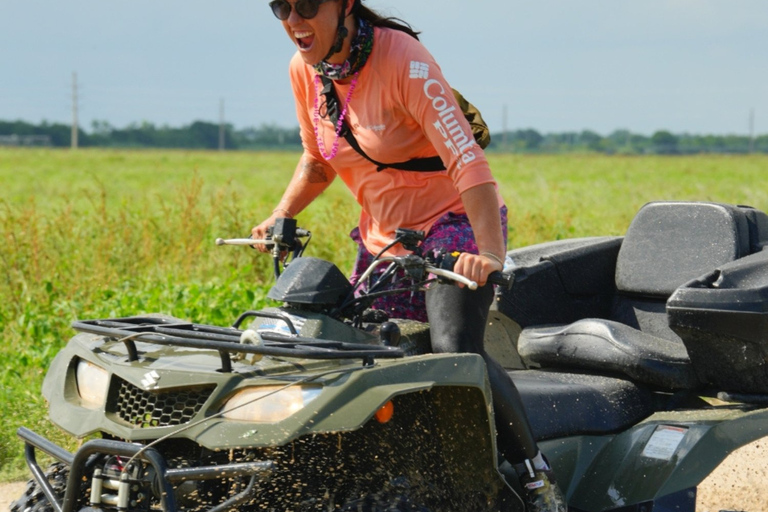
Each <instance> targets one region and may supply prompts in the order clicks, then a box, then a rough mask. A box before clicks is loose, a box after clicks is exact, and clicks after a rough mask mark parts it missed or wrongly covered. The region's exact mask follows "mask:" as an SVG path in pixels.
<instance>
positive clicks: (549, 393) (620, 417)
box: [509, 370, 654, 441]
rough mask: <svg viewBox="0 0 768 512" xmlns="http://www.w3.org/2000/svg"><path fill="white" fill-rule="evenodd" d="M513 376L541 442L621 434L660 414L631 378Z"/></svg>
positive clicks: (645, 391) (532, 373) (542, 373)
mask: <svg viewBox="0 0 768 512" xmlns="http://www.w3.org/2000/svg"><path fill="white" fill-rule="evenodd" d="M509 375H510V377H511V378H512V380H513V381H514V382H515V386H516V387H517V389H518V391H520V396H521V397H522V399H523V405H524V407H525V409H526V412H527V413H528V419H529V421H530V423H531V429H532V430H533V434H534V437H535V438H536V440H538V441H542V440H545V439H553V438H557V437H565V436H572V435H601V434H609V433H612V432H618V431H620V430H623V429H626V428H627V427H628V426H630V425H634V424H635V423H637V422H638V421H640V420H642V419H644V418H646V417H648V416H649V415H650V414H652V413H653V412H654V411H653V402H652V399H651V392H650V391H649V390H648V389H646V388H644V387H642V386H640V385H638V384H635V383H632V382H630V381H628V380H623V379H617V378H610V377H602V376H595V375H584V374H576V373H561V372H547V371H542V370H519V371H511V372H509Z"/></svg>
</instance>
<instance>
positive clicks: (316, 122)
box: [252, 0, 566, 512]
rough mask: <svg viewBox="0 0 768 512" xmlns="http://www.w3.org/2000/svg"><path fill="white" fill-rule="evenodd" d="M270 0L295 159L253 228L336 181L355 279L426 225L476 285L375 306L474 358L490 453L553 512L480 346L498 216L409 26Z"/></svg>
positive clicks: (523, 426) (530, 499)
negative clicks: (344, 191) (356, 214)
mask: <svg viewBox="0 0 768 512" xmlns="http://www.w3.org/2000/svg"><path fill="white" fill-rule="evenodd" d="M269 5H270V7H271V9H272V12H273V13H274V15H275V16H276V17H277V18H278V19H279V20H280V21H281V22H282V24H283V27H284V29H285V31H286V33H287V34H288V36H289V37H290V39H291V40H292V41H293V43H294V44H295V45H296V48H297V50H298V51H297V53H296V55H295V56H294V57H293V59H292V60H291V64H290V78H291V85H292V88H293V94H294V97H295V100H296V111H297V115H298V119H299V124H300V128H301V138H302V143H303V147H304V153H303V155H302V158H301V160H300V162H299V164H298V166H297V167H296V170H295V172H294V175H293V178H292V179H291V181H290V183H289V185H288V187H287V189H286V191H285V192H284V194H283V196H282V199H281V200H280V202H279V203H278V204H277V206H276V208H275V209H274V210H273V212H272V215H271V216H270V217H269V218H268V219H266V220H264V221H263V222H262V223H260V224H259V225H258V226H256V227H255V228H253V230H252V236H253V237H254V238H256V239H264V238H265V237H266V232H267V228H268V227H269V226H271V225H273V224H274V222H275V219H276V218H279V217H293V216H295V215H297V214H298V213H300V212H301V211H302V210H304V208H306V207H307V206H308V205H309V204H310V203H311V202H312V201H313V200H314V199H315V198H316V197H318V195H320V194H321V193H322V192H323V191H324V190H325V189H326V188H328V186H329V185H330V184H331V182H332V181H333V179H334V178H335V177H336V176H337V175H338V176H339V177H340V178H341V179H342V180H343V181H344V183H345V184H346V185H347V187H348V188H349V189H350V191H351V192H352V194H353V195H354V196H355V198H356V200H357V201H358V203H359V204H360V206H361V207H362V212H361V215H360V222H359V226H358V227H357V228H355V230H353V232H352V234H351V236H352V237H353V239H354V240H355V241H357V243H358V245H359V250H358V257H357V262H356V265H355V276H353V279H354V278H355V277H356V276H357V275H359V274H360V273H362V270H364V269H365V268H367V267H368V265H369V263H370V262H371V260H372V259H373V257H374V255H377V254H379V253H381V252H388V253H390V254H402V253H403V251H405V249H403V248H402V247H389V245H390V243H391V242H392V240H393V239H394V233H395V230H396V229H397V228H407V229H412V230H418V231H424V232H425V233H427V236H426V239H425V240H424V241H423V242H422V245H421V250H422V251H424V252H427V251H431V250H433V249H435V248H448V249H450V250H452V251H458V252H460V253H461V254H460V255H459V257H458V260H457V262H456V265H455V267H454V271H455V272H457V273H459V274H461V275H463V276H465V277H467V278H468V279H470V280H473V281H476V282H477V283H478V285H480V288H478V290H476V291H471V290H469V289H468V288H463V287H458V286H455V285H450V284H433V285H432V286H430V288H429V289H428V290H427V292H426V294H421V296H416V297H409V296H408V294H398V295H393V296H388V297H386V298H382V299H380V300H379V301H378V302H377V303H376V304H375V305H374V308H377V309H380V310H384V311H385V312H386V314H387V315H389V316H390V317H398V318H404V317H405V318H412V319H417V320H422V321H426V320H427V319H428V320H429V321H430V326H431V328H430V330H431V342H432V350H433V352H472V353H477V354H480V355H481V356H482V357H483V358H484V360H485V362H486V365H487V368H488V374H489V378H490V382H491V386H492V389H493V405H494V414H495V419H496V424H497V431H498V432H499V436H498V445H499V449H500V451H501V453H502V455H503V456H504V457H505V458H506V459H507V461H508V462H510V463H511V464H513V466H514V467H515V468H516V469H517V473H518V475H519V477H520V481H521V487H522V488H523V489H524V492H525V494H526V496H525V499H526V503H527V507H528V510H531V511H541V512H550V511H563V510H565V509H566V505H565V500H564V499H563V497H562V494H561V492H560V490H559V489H558V487H557V485H556V484H555V481H554V477H553V474H552V471H551V470H550V468H549V466H548V464H547V463H546V461H545V459H544V457H543V455H542V454H541V452H540V451H539V449H538V447H537V445H536V442H535V441H534V438H533V435H532V433H531V430H530V426H529V424H528V420H527V418H526V415H525V412H524V409H523V405H522V402H521V399H520V396H519V393H518V391H517V389H516V388H515V385H514V384H513V383H512V380H511V379H510V378H509V376H508V375H507V373H506V372H505V371H504V370H503V369H502V367H501V366H500V365H499V364H498V363H497V362H496V361H494V360H493V359H491V357H490V356H489V355H488V354H487V353H486V352H485V350H484V347H483V331H484V327H485V324H486V319H487V315H488V309H489V307H490V304H491V302H492V300H493V286H492V285H491V284H487V281H488V276H489V274H491V273H492V272H494V271H499V270H502V267H503V259H504V256H505V253H506V233H507V215H506V213H507V211H506V207H505V206H504V202H503V200H502V198H501V196H500V195H499V192H498V188H497V185H496V182H495V181H494V178H493V176H492V174H491V170H490V167H489V165H488V161H487V160H486V158H485V155H484V153H483V150H482V148H481V147H480V146H479V145H478V144H477V143H476V141H475V139H474V138H473V135H472V128H471V126H470V124H469V122H468V121H467V119H466V118H465V116H464V115H463V113H462V109H461V107H460V104H459V103H458V101H457V99H456V98H455V97H454V94H453V92H452V89H451V88H450V86H449V85H448V82H447V81H446V80H445V78H444V77H443V75H442V72H441V70H440V68H439V66H438V65H437V63H436V62H435V60H434V58H433V57H432V55H431V54H430V53H429V52H428V51H427V49H426V48H425V47H424V46H423V45H422V44H421V43H420V42H419V40H418V34H417V33H416V32H414V31H413V29H412V28H411V27H410V26H409V25H407V24H405V23H404V22H402V21H401V20H398V19H395V18H384V17H382V16H380V15H379V14H377V13H375V12H374V11H372V10H371V9H369V8H367V7H366V6H364V5H363V4H362V2H361V0H292V1H288V0H273V1H271V2H270V4H269ZM387 162H388V163H387ZM257 248H258V249H259V250H261V251H266V250H267V248H266V247H265V246H257Z"/></svg>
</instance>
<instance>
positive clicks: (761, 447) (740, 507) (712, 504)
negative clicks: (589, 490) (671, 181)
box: [0, 438, 768, 512]
mask: <svg viewBox="0 0 768 512" xmlns="http://www.w3.org/2000/svg"><path fill="white" fill-rule="evenodd" d="M25 487H26V484H25V483H24V482H18V483H11V484H2V485H0V511H3V512H4V511H7V510H8V509H9V508H10V506H11V502H12V501H13V500H15V499H16V498H18V497H19V496H21V493H23V492H24V489H25ZM696 510H697V512H720V511H721V510H728V511H731V510H734V511H740V512H742V511H743V512H765V511H768V438H765V439H761V440H759V441H756V442H754V443H752V444H750V445H747V446H745V447H743V448H740V449H739V450H737V451H735V452H734V453H733V454H731V456H730V457H728V458H727V459H726V460H725V461H724V462H723V463H722V464H721V465H720V466H719V467H718V468H717V469H716V470H715V471H714V472H712V474H711V475H709V477H708V478H707V479H706V480H705V481H704V482H703V483H702V484H701V485H700V486H699V496H698V500H697V506H696Z"/></svg>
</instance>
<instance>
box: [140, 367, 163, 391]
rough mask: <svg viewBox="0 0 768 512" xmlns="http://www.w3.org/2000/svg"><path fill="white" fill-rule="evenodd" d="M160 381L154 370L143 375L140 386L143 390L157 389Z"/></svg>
mask: <svg viewBox="0 0 768 512" xmlns="http://www.w3.org/2000/svg"><path fill="white" fill-rule="evenodd" d="M158 381H160V375H158V374H157V372H156V371H155V370H152V371H151V372H149V373H145V374H144V378H143V379H141V385H142V386H144V389H157V383H158Z"/></svg>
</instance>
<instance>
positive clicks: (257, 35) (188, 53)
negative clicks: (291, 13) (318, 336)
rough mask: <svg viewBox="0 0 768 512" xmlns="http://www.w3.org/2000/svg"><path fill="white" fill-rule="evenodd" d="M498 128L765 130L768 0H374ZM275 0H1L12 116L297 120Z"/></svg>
mask: <svg viewBox="0 0 768 512" xmlns="http://www.w3.org/2000/svg"><path fill="white" fill-rule="evenodd" d="M366 1H367V3H368V4H369V5H370V6H371V7H374V8H379V9H380V10H382V11H384V12H385V13H388V14H391V15H395V16H398V17H401V18H403V19H405V20H407V21H409V22H410V23H411V24H412V25H414V27H415V28H417V29H418V30H421V31H422V41H423V42H424V43H425V44H426V45H427V47H428V48H429V49H430V51H431V52H432V53H433V54H434V55H435V57H436V58H437V60H438V62H439V63H440V65H441V67H442V68H443V71H444V73H445V75H446V76H447V78H448V79H449V81H451V83H452V85H453V86H454V87H456V88H457V89H459V90H461V91H462V93H464V95H465V96H466V97H467V98H469V99H470V101H472V102H473V103H475V104H476V105H477V106H478V107H479V108H480V109H481V111H482V112H483V115H484V117H485V118H486V121H487V122H488V123H489V125H490V126H491V129H492V130H493V131H499V130H501V129H502V128H503V127H504V126H505V122H504V119H505V116H504V112H505V111H506V127H507V128H508V129H519V128H534V129H537V130H539V131H542V132H553V131H558V132H559V131H580V130H582V129H591V130H595V131H597V132H599V133H602V134H608V133H610V132H611V131H613V130H615V129H621V128H625V129H629V130H632V131H634V132H638V133H645V134H651V133H653V132H654V131H656V130H658V129H668V130H671V131H673V132H676V133H682V132H688V133H740V134H747V133H748V131H749V116H750V111H751V110H753V109H754V113H755V114H754V115H755V129H756V132H757V133H768V1H766V0H635V1H631V2H630V1H626V0H533V1H531V0H473V1H459V0H443V1H438V0H366ZM267 3H268V2H267V0H220V1H218V2H213V1H210V0H209V1H201V0H154V1H149V0H131V1H130V2H129V1H126V0H109V1H100V2H97V1H95V0H70V1H68V2H62V1H61V0H0V119H2V120H13V119H22V120H25V121H30V122H35V123H37V122H40V121H42V120H43V119H45V120H48V121H52V122H64V123H68V122H69V121H70V119H71V105H72V100H71V90H72V73H73V72H77V75H78V85H79V87H78V91H79V106H80V111H79V114H80V120H81V126H82V127H84V128H85V129H87V130H88V129H90V126H91V122H92V121H93V120H106V121H108V122H110V123H111V124H112V125H114V126H118V127H122V126H125V125H127V124H129V123H132V122H142V121H148V122H152V123H155V124H157V125H165V124H167V125H171V126H181V125H183V124H188V123H190V122H192V121H194V120H198V119H200V120H206V121H211V122H217V121H218V118H219V104H220V100H221V99H222V98H223V100H224V106H225V118H226V120H227V121H228V122H230V123H232V124H234V125H235V126H236V127H238V128H242V127H246V126H259V125H261V124H264V123H275V124H278V125H281V126H286V127H287V126H294V125H296V122H295V120H294V110H293V103H292V101H293V100H292V96H291V94H290V91H289V90H288V89H289V84H288V78H287V65H288V60H289V59H290V57H291V55H292V54H293V51H294V50H293V46H292V44H291V42H290V41H289V40H288V38H287V36H286V35H285V34H284V33H283V31H282V28H281V26H280V24H279V22H278V21H277V20H275V19H274V17H273V16H272V14H271V13H270V11H269V9H268V6H267Z"/></svg>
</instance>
